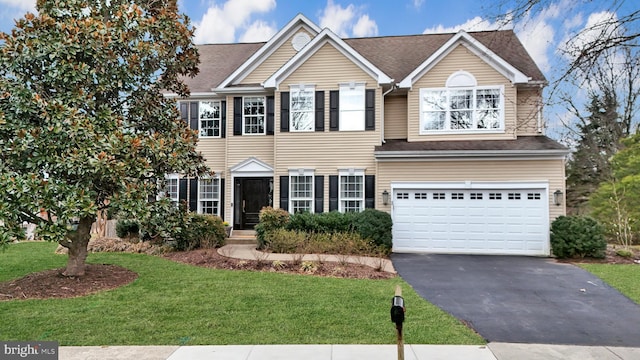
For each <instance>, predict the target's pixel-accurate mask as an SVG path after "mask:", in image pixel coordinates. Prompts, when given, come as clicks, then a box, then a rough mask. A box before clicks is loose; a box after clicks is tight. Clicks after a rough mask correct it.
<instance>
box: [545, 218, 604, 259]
mask: <svg viewBox="0 0 640 360" xmlns="http://www.w3.org/2000/svg"><path fill="white" fill-rule="evenodd" d="M606 248H607V242H606V240H605V237H604V229H603V228H602V226H601V225H600V224H599V223H598V222H597V221H596V220H594V219H592V218H590V217H586V216H560V217H558V218H556V219H555V220H554V221H553V223H552V224H551V249H552V251H553V254H554V255H555V256H557V257H558V258H576V257H580V258H583V257H594V258H603V257H604V256H605V250H606Z"/></svg>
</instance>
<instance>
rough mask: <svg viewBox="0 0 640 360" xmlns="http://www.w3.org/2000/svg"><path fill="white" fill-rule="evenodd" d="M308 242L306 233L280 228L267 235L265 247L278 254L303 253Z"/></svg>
mask: <svg viewBox="0 0 640 360" xmlns="http://www.w3.org/2000/svg"><path fill="white" fill-rule="evenodd" d="M306 240H307V234H306V233H304V232H301V231H294V230H286V229H282V228H279V229H275V230H272V231H269V232H267V233H266V234H265V242H264V247H265V248H267V249H269V250H271V251H273V252H277V253H285V254H294V253H301V252H303V251H304V250H303V249H304V248H305V243H306Z"/></svg>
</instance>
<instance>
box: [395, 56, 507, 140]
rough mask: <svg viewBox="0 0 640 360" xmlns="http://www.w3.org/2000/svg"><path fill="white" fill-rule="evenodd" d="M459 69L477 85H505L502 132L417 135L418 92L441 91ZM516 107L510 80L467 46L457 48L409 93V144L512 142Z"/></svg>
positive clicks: (418, 133)
mask: <svg viewBox="0 0 640 360" xmlns="http://www.w3.org/2000/svg"><path fill="white" fill-rule="evenodd" d="M460 70H462V71H466V72H468V73H470V74H471V75H473V76H474V77H475V78H476V80H477V82H478V86H496V85H504V103H505V104H504V105H505V107H504V118H505V132H504V133H498V134H495V133H493V134H482V133H479V134H442V135H438V134H429V135H420V89H421V88H444V87H445V85H446V82H447V79H448V78H449V76H450V75H451V74H453V73H455V72H457V71H460ZM516 105H517V101H516V90H515V87H513V86H512V84H511V82H510V81H509V79H507V78H505V77H504V76H503V75H502V74H500V73H499V72H497V71H496V70H495V69H494V68H493V67H491V66H490V65H489V64H487V63H486V62H485V61H484V60H482V59H480V58H479V57H478V56H476V55H475V54H474V53H472V52H471V51H469V50H468V49H467V48H466V47H464V46H462V45H459V46H458V47H456V48H455V49H454V50H452V51H451V52H450V53H449V54H448V55H447V56H446V57H445V58H444V59H442V60H441V61H440V62H439V63H438V64H436V65H435V66H434V67H433V68H432V69H431V70H429V72H427V73H426V74H425V75H424V76H423V77H422V78H421V79H419V80H418V81H416V82H415V84H414V85H413V87H412V89H411V90H410V91H409V95H408V108H409V121H408V126H409V137H408V141H425V140H483V139H486V140H488V139H512V138H514V137H515V132H516Z"/></svg>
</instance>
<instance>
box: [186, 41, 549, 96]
mask: <svg viewBox="0 0 640 360" xmlns="http://www.w3.org/2000/svg"><path fill="white" fill-rule="evenodd" d="M454 35H455V34H453V33H448V34H422V35H409V36H383V37H370V38H356V39H345V40H344V41H345V42H346V43H347V44H348V45H349V46H351V47H352V48H353V49H354V50H355V51H357V52H358V53H360V54H361V55H362V56H363V57H364V58H366V59H367V60H369V61H370V62H371V63H372V64H373V65H375V66H376V67H378V68H379V69H380V70H382V71H383V72H384V73H385V74H387V75H388V76H389V77H391V78H392V79H394V80H395V81H400V80H402V79H404V78H405V77H406V76H407V75H409V74H410V73H411V72H412V71H413V70H415V69H416V68H417V67H418V66H419V65H420V64H422V63H423V62H424V61H425V60H427V59H428V58H429V57H430V56H431V55H433V54H434V53H435V52H436V51H437V50H438V49H440V48H441V47H442V46H443V45H444V44H445V43H446V42H447V41H448V40H450V39H451V38H452V37H453V36H454ZM469 35H471V36H473V38H474V39H476V40H477V41H478V42H480V43H481V44H483V45H484V46H486V47H487V48H488V49H490V50H491V51H493V52H494V53H495V54H496V55H498V56H500V57H501V58H502V59H503V60H504V61H506V62H508V63H509V64H511V65H512V66H513V67H515V68H516V69H518V70H519V71H521V72H522V73H523V74H525V75H527V76H528V77H530V78H531V80H533V81H546V80H545V77H544V75H543V74H542V72H541V71H540V69H539V68H538V66H537V65H536V64H535V62H534V61H533V59H532V58H531V56H529V54H528V53H527V51H526V50H525V48H524V46H523V45H522V43H521V42H520V40H518V38H517V37H516V35H515V33H514V32H513V31H512V30H497V31H479V32H469ZM264 44H265V43H264V42H261V43H238V44H213V45H199V46H198V51H199V53H200V65H199V68H200V73H199V74H198V75H197V76H196V77H195V78H186V79H185V82H186V83H187V85H188V86H189V88H190V89H191V92H192V93H193V92H196V93H197V92H211V89H213V88H216V87H218V85H220V83H222V81H224V80H225V79H226V78H227V77H228V76H229V75H231V74H232V73H233V72H234V71H235V70H236V69H237V68H238V67H240V66H241V65H242V63H244V62H245V61H247V59H249V58H250V57H251V56H252V55H253V54H254V53H255V52H256V51H258V49H260V48H261V47H262V46H264Z"/></svg>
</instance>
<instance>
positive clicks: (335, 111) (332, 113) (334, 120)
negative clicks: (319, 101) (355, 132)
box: [329, 90, 340, 131]
mask: <svg viewBox="0 0 640 360" xmlns="http://www.w3.org/2000/svg"><path fill="white" fill-rule="evenodd" d="M339 102H340V91H338V90H332V91H329V130H331V131H338V130H339V129H340V120H339V118H340V104H339Z"/></svg>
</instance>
